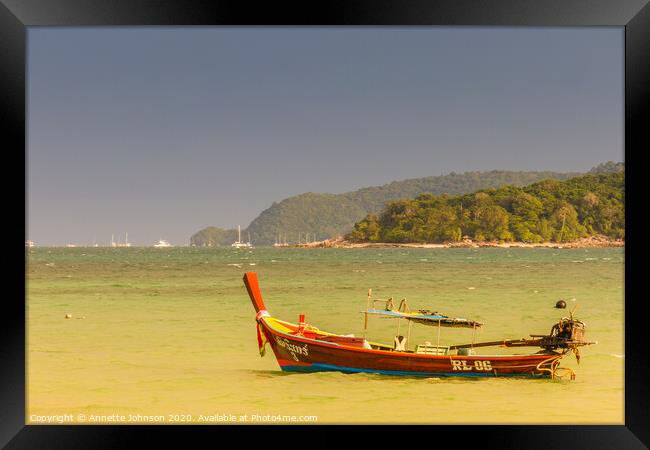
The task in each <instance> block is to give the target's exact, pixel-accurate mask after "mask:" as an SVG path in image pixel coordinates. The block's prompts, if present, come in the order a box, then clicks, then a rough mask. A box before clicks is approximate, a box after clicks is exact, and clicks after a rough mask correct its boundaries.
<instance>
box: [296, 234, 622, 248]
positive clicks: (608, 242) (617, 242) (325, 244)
mask: <svg viewBox="0 0 650 450" xmlns="http://www.w3.org/2000/svg"><path fill="white" fill-rule="evenodd" d="M287 247H290V248H484V247H493V248H605V247H625V241H624V240H622V239H611V238H609V237H606V236H591V237H587V238H582V239H578V240H575V241H571V242H540V243H529V242H501V241H472V240H469V239H465V240H463V241H460V242H447V243H441V244H427V243H403V244H402V243H391V242H350V241H346V240H344V239H327V240H324V241H318V242H310V243H307V244H294V245H288V246H287Z"/></svg>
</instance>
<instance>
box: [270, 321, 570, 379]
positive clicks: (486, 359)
mask: <svg viewBox="0 0 650 450" xmlns="http://www.w3.org/2000/svg"><path fill="white" fill-rule="evenodd" d="M260 322H261V324H262V327H263V330H264V334H265V335H266V338H267V340H268V341H269V344H270V346H271V348H272V349H273V353H274V354H275V357H276V359H277V361H278V364H279V365H280V367H281V368H282V370H284V371H293V372H320V371H339V372H348V373H355V372H368V373H380V374H387V375H410V376H425V377H435V376H470V377H478V376H484V377H485V376H490V377H495V376H533V377H540V378H541V377H549V376H551V371H550V370H549V369H550V368H551V364H552V363H553V361H555V360H556V359H558V358H561V355H552V354H550V355H549V354H534V355H516V356H513V355H508V356H494V355H492V356H480V355H472V356H462V355H420V354H415V353H405V352H394V351H384V350H374V349H372V350H371V349H363V348H355V347H348V346H343V345H337V344H331V343H327V342H322V341H318V340H314V339H308V338H303V337H300V336H294V335H291V334H288V333H281V332H278V331H276V330H275V329H273V328H272V327H271V326H269V325H268V324H267V323H266V321H265V320H264V319H263V318H262V319H260ZM540 368H541V369H547V370H540Z"/></svg>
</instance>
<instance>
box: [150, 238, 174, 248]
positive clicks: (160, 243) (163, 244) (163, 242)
mask: <svg viewBox="0 0 650 450" xmlns="http://www.w3.org/2000/svg"><path fill="white" fill-rule="evenodd" d="M153 246H154V247H173V245H172V244H170V243H169V242H167V241H166V240H164V239H160V240H158V243H156V244H154V245H153Z"/></svg>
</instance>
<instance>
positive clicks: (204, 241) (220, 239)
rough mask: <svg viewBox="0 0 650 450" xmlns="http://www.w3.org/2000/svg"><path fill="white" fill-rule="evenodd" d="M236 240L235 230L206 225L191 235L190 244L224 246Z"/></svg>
mask: <svg viewBox="0 0 650 450" xmlns="http://www.w3.org/2000/svg"><path fill="white" fill-rule="evenodd" d="M236 240H237V230H225V229H223V228H217V227H207V228H204V229H202V230H201V231H199V232H197V233H195V234H193V235H192V237H191V238H190V245H195V246H197V247H224V246H227V245H230V244H232V243H233V242H235V241H236Z"/></svg>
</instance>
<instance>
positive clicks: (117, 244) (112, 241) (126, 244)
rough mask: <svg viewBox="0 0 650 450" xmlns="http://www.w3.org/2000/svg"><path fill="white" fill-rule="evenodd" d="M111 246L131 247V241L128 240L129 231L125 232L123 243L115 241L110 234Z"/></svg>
mask: <svg viewBox="0 0 650 450" xmlns="http://www.w3.org/2000/svg"><path fill="white" fill-rule="evenodd" d="M111 247H131V243H130V242H129V233H126V236H125V238H124V243H123V244H122V243H120V242H115V239H114V236H113V235H112V234H111Z"/></svg>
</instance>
